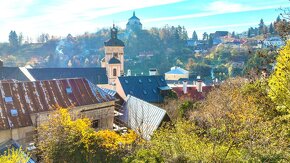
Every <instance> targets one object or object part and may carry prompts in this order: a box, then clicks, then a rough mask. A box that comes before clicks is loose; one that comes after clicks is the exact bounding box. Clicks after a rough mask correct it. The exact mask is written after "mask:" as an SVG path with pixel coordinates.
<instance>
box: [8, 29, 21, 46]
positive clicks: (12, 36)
mask: <svg viewBox="0 0 290 163" xmlns="http://www.w3.org/2000/svg"><path fill="white" fill-rule="evenodd" d="M18 43H19V42H18V36H17V34H16V32H15V31H10V34H9V44H10V46H11V47H13V48H16V47H18V45H19V44H18Z"/></svg>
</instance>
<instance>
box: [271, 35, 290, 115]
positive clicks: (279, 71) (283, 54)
mask: <svg viewBox="0 0 290 163" xmlns="http://www.w3.org/2000/svg"><path fill="white" fill-rule="evenodd" d="M269 86H270V92H269V95H270V97H271V98H272V100H273V101H274V102H275V103H276V104H277V105H278V110H279V111H280V112H281V113H282V114H288V115H289V114H290V96H289V95H290V42H289V41H288V42H287V44H286V46H285V47H284V48H283V49H282V50H281V51H280V52H279V55H278V57H277V59H276V65H275V70H274V73H273V74H272V75H271V76H270V79H269Z"/></svg>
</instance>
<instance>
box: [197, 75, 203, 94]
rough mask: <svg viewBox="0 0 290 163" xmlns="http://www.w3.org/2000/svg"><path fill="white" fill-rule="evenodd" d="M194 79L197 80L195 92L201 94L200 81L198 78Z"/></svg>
mask: <svg viewBox="0 0 290 163" xmlns="http://www.w3.org/2000/svg"><path fill="white" fill-rule="evenodd" d="M196 79H197V82H196V89H197V92H202V80H201V79H200V76H197V77H196Z"/></svg>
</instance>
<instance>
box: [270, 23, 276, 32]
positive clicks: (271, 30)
mask: <svg viewBox="0 0 290 163" xmlns="http://www.w3.org/2000/svg"><path fill="white" fill-rule="evenodd" d="M269 33H270V34H274V33H275V29H274V26H273V23H271V24H270V26H269Z"/></svg>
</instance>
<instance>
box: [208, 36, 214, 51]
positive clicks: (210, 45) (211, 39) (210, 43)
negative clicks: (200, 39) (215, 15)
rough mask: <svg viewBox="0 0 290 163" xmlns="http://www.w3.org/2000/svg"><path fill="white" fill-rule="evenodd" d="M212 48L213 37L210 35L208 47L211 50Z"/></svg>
mask: <svg viewBox="0 0 290 163" xmlns="http://www.w3.org/2000/svg"><path fill="white" fill-rule="evenodd" d="M212 46H213V36H212V35H211V34H210V35H209V39H208V47H210V48H211V47H212Z"/></svg>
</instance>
